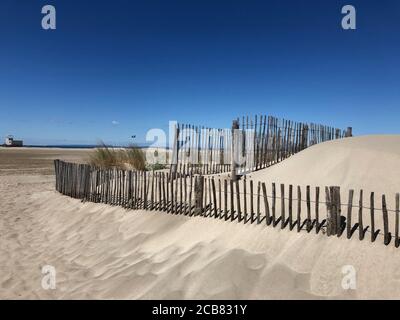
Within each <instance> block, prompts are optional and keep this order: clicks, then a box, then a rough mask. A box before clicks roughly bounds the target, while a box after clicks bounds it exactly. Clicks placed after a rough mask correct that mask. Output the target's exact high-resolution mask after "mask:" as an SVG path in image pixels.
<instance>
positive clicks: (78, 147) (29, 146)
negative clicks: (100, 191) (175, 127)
mask: <svg viewBox="0 0 400 320" xmlns="http://www.w3.org/2000/svg"><path fill="white" fill-rule="evenodd" d="M99 147H101V146H99V145H94V144H89V145H84V144H70V145H24V146H22V147H8V146H5V145H0V148H5V149H21V148H32V149H34V148H38V149H95V148H99ZM106 147H107V148H127V147H128V146H113V145H106ZM137 147H138V148H141V149H147V148H159V149H168V147H167V148H165V147H152V146H148V145H137Z"/></svg>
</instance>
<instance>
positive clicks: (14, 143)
mask: <svg viewBox="0 0 400 320" xmlns="http://www.w3.org/2000/svg"><path fill="white" fill-rule="evenodd" d="M4 145H5V146H6V147H22V146H23V145H24V142H23V141H22V140H15V139H14V137H13V136H11V135H9V136H7V137H6V141H5V144H4Z"/></svg>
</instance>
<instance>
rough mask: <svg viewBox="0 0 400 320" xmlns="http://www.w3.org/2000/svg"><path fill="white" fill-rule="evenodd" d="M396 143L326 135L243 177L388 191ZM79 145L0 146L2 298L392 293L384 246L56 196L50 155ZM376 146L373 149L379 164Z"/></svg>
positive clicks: (399, 154) (70, 156) (393, 183)
mask: <svg viewBox="0 0 400 320" xmlns="http://www.w3.org/2000/svg"><path fill="white" fill-rule="evenodd" d="M399 142H400V137H399V136H366V137H357V138H351V139H344V140H336V141H330V142H325V143H322V144H319V145H316V146H313V147H311V148H309V149H307V150H305V151H302V152H300V153H298V154H296V155H294V156H292V157H290V158H289V159H287V160H285V161H283V162H282V163H280V164H278V165H276V166H273V167H271V168H268V169H264V170H261V171H259V172H256V173H253V174H251V177H252V178H253V179H262V180H263V181H267V182H271V181H276V182H285V183H293V184H296V183H299V184H302V185H304V184H311V185H324V184H328V185H333V184H339V185H341V186H342V187H344V188H350V187H353V188H359V187H363V188H365V190H374V191H376V192H377V193H380V192H381V193H387V194H392V193H393V194H394V193H395V192H397V191H399V190H397V186H398V183H397V179H398V173H399V168H398V165H397V164H398V163H399V161H400V150H399V147H398V146H399V145H400V144H399ZM366 146H368V147H366ZM378 151H379V152H378ZM88 152H90V151H88V150H68V149H31V148H22V149H4V148H1V149H0V203H1V207H0V252H1V254H0V267H1V268H0V298H1V299H38V298H40V299H284V298H287V299H369V298H374V299H394V298H400V271H399V270H400V259H399V256H398V255H399V249H396V248H395V247H394V246H393V245H391V246H384V245H383V244H382V243H381V242H375V243H370V242H369V241H368V240H365V241H362V242H360V241H359V240H358V239H357V238H355V237H354V238H352V239H351V240H347V239H345V238H344V237H342V238H339V239H338V238H336V237H329V238H328V237H327V236H326V235H324V234H322V233H320V234H318V235H315V234H308V233H306V232H301V233H296V232H291V231H288V230H279V229H274V228H271V227H265V226H264V225H255V224H252V225H251V224H247V225H243V224H238V223H231V222H225V221H219V220H214V219H207V218H202V217H195V218H189V217H184V216H171V215H168V214H166V213H161V212H160V213H159V212H145V211H140V210H136V211H135V210H125V209H123V208H119V207H112V206H108V205H103V204H94V203H82V202H81V201H80V200H76V199H72V198H69V197H66V196H63V195H60V194H58V193H57V192H56V191H55V190H54V175H53V167H52V166H53V162H52V160H53V159H56V158H59V159H63V160H66V161H76V162H80V161H84V160H85V159H87V156H88ZM377 153H378V154H381V155H384V157H381V158H380V163H379V164H378V162H377V159H376V155H377ZM317 154H318V155H319V158H318V162H315V161H314V160H315V156H316V155H317ZM382 160H384V161H385V162H384V163H382ZM300 169H301V170H300ZM367 173H368V174H367ZM378 178H379V179H378ZM44 265H51V266H54V267H55V269H56V271H57V276H56V289H55V290H45V289H43V288H42V286H41V280H42V277H43V275H42V273H41V270H42V267H43V266H44ZM345 266H352V267H354V269H355V271H356V289H355V290H345V289H344V288H343V287H342V280H343V277H344V273H343V268H344V267H345Z"/></svg>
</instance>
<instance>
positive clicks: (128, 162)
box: [89, 143, 146, 170]
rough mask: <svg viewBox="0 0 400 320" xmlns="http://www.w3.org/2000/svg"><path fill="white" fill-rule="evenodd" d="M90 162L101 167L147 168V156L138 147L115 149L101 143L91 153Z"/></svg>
mask: <svg viewBox="0 0 400 320" xmlns="http://www.w3.org/2000/svg"><path fill="white" fill-rule="evenodd" d="M89 163H90V164H91V165H93V166H96V167H100V168H120V169H135V170H146V157H145V154H144V152H143V151H142V150H141V149H140V148H138V147H136V146H133V145H132V146H129V147H128V148H122V149H115V148H110V147H107V146H106V145H105V144H104V143H100V145H99V147H97V148H96V149H95V150H94V151H93V153H92V154H91V155H90V158H89Z"/></svg>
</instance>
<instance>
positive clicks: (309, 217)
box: [54, 160, 399, 248]
mask: <svg viewBox="0 0 400 320" xmlns="http://www.w3.org/2000/svg"><path fill="white" fill-rule="evenodd" d="M54 164H55V173H56V190H57V191H59V192H60V193H62V194H64V195H67V196H70V197H73V198H77V199H82V200H83V201H91V202H98V203H105V204H110V205H118V206H122V207H124V208H130V209H145V210H156V211H163V212H167V213H171V214H179V215H185V216H190V217H191V216H202V217H211V218H215V219H222V220H229V221H237V222H241V223H257V224H261V223H262V224H265V225H267V226H273V227H276V228H281V229H290V230H294V231H297V232H300V231H306V232H308V233H311V232H314V233H317V234H318V233H320V232H321V231H322V232H324V233H326V234H327V235H328V236H337V237H341V236H346V237H347V238H348V239H350V238H352V237H353V235H354V233H357V232H358V238H359V239H360V240H363V239H365V238H366V235H367V234H369V237H368V238H369V239H370V241H371V242H374V241H375V240H376V239H377V238H378V237H379V236H382V237H383V243H384V244H385V245H389V244H390V243H394V245H395V246H396V248H397V247H399V194H396V195H395V199H394V203H395V210H390V209H388V208H387V202H386V200H387V199H386V196H385V195H382V197H381V206H380V207H379V208H377V207H375V195H374V193H371V194H370V196H369V206H364V203H365V200H364V195H363V190H361V191H360V194H359V199H358V204H357V203H353V198H354V191H353V190H350V191H349V193H348V198H347V202H341V194H340V188H339V187H336V186H332V187H325V188H324V189H322V190H321V189H320V187H315V188H311V187H310V186H306V187H305V188H303V187H301V186H293V185H289V186H287V185H284V184H279V185H278V184H275V183H272V184H271V188H270V189H269V188H267V184H266V183H265V182H261V181H253V180H249V179H246V178H243V179H241V180H236V181H234V180H231V179H226V178H224V177H216V176H213V177H204V176H203V175H192V174H190V175H189V176H187V175H183V174H181V175H179V174H178V175H177V176H176V177H175V179H170V174H169V173H165V172H143V171H127V170H119V169H100V168H95V167H92V166H90V165H86V164H74V163H66V162H63V161H60V160H55V163H54ZM323 193H324V195H325V200H321V198H322V196H323ZM342 199H344V197H343V196H342ZM355 210H357V212H358V213H357V215H354V212H353V211H355ZM393 227H394V230H393ZM393 234H394V236H393Z"/></svg>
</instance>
